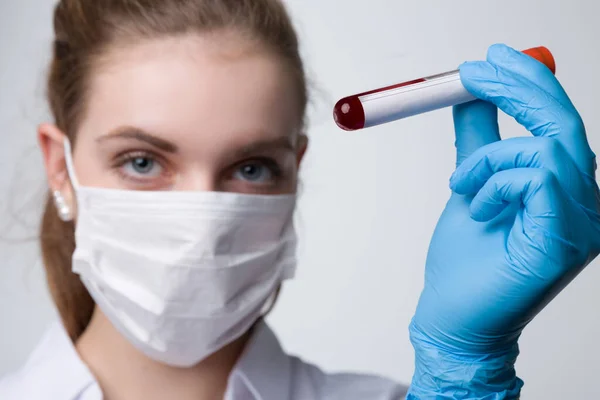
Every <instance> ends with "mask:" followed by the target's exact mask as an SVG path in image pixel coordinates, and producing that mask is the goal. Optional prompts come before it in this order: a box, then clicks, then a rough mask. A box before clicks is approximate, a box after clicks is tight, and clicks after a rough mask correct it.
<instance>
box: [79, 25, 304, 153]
mask: <svg viewBox="0 0 600 400" xmlns="http://www.w3.org/2000/svg"><path fill="white" fill-rule="evenodd" d="M88 89H89V91H88V101H87V104H86V114H85V117H84V119H83V121H82V126H81V129H80V133H79V134H80V135H82V134H84V135H87V136H91V137H94V136H95V137H97V136H101V135H104V134H106V133H107V132H109V131H111V130H113V129H115V128H118V127H119V126H123V125H127V126H135V127H138V128H140V129H147V130H149V131H151V132H160V133H161V134H162V136H165V137H166V139H168V140H171V141H173V142H175V143H177V142H184V144H185V145H186V146H194V144H195V145H197V146H200V147H205V146H206V145H207V140H211V141H213V142H214V141H221V142H223V141H225V142H226V141H234V142H235V141H245V142H247V141H248V140H252V139H253V136H257V137H256V139H257V140H262V139H265V136H281V135H293V134H295V133H296V131H297V130H298V128H299V127H300V123H301V120H302V116H301V115H299V110H300V108H301V107H300V104H298V101H297V98H298V96H297V93H296V91H297V88H295V87H294V79H293V77H292V76H291V75H290V71H288V68H287V67H286V65H285V63H283V62H281V60H279V59H278V58H277V57H276V56H274V55H271V54H270V53H268V52H266V51H264V50H262V49H261V48H260V47H259V46H257V45H255V44H252V43H250V42H248V41H245V42H244V41H243V40H240V39H239V38H235V37H232V36H229V37H228V36H225V35H222V36H218V35H216V34H213V35H206V36H201V35H200V36H199V35H188V36H183V37H174V38H166V39H159V40H148V41H144V42H141V43H137V44H130V45H127V46H122V47H115V48H113V49H111V50H110V51H109V52H108V53H107V54H105V55H104V56H103V57H102V58H101V59H100V60H99V62H98V63H96V65H95V68H94V70H93V71H92V74H91V77H90V81H89V88H88Z"/></svg>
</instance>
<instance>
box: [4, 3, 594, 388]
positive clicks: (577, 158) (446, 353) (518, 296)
mask: <svg viewBox="0 0 600 400" xmlns="http://www.w3.org/2000/svg"><path fill="white" fill-rule="evenodd" d="M54 25H55V34H56V38H55V42H54V58H53V61H52V66H51V73H50V77H49V83H48V88H49V100H50V105H51V108H52V111H53V114H54V117H55V123H54V124H44V125H41V126H40V128H39V134H38V136H39V142H40V147H41V149H42V152H43V155H44V160H45V166H46V172H47V176H48V182H49V186H50V191H51V196H50V197H49V199H50V200H49V201H48V203H47V205H46V210H45V214H44V217H43V221H42V232H41V244H42V249H43V255H44V264H45V268H46V272H47V277H48V283H49V286H50V290H51V293H52V296H53V298H54V301H55V303H56V305H57V308H58V310H59V312H60V316H61V319H62V324H59V325H57V326H56V327H54V328H53V329H52V330H51V331H49V332H48V334H47V335H46V336H45V337H44V339H43V340H42V342H41V343H40V345H39V347H38V348H37V349H36V350H35V352H34V353H33V354H32V356H31V358H30V360H29V361H28V363H27V364H26V366H25V367H24V368H23V369H22V370H21V371H20V372H18V373H16V374H14V375H12V376H9V377H7V378H5V379H4V380H3V381H2V382H0V398H2V399H29V400H34V399H57V400H75V399H86V400H87V399H100V398H104V399H110V400H120V399H128V400H130V399H144V400H152V399H184V400H185V399H195V400H197V399H222V398H225V399H236V400H238V399H252V400H257V399H276V400H279V399H400V398H404V397H405V396H407V398H411V399H416V398H419V399H422V398H431V399H433V398H436V399H437V398H448V399H463V398H465V399H466V398H469V399H491V398H494V399H505V398H506V399H514V398H518V396H519V392H520V389H521V386H522V382H521V381H520V380H519V379H518V378H517V377H516V374H515V371H514V362H515V360H516V356H517V353H518V348H517V340H518V337H519V334H520V332H521V331H522V329H523V328H524V327H525V325H526V324H527V323H528V322H529V321H530V320H531V319H532V318H533V317H534V316H535V315H536V313H537V312H539V310H540V309H541V308H543V306H544V305H545V304H547V303H548V302H549V301H550V300H551V299H552V298H553V297H554V296H555V295H556V294H557V293H558V292H559V291H560V290H561V289H562V288H564V287H565V286H566V285H567V284H568V283H569V282H570V281H571V280H572V279H573V278H574V277H575V276H576V275H577V273H578V272H580V271H581V270H582V269H583V268H584V267H585V266H586V265H587V264H588V263H589V262H590V261H591V260H592V259H593V258H594V257H595V256H596V255H597V253H598V249H599V248H600V240H599V234H598V232H599V231H598V227H599V225H600V224H599V218H598V214H597V212H598V209H599V201H598V196H597V195H598V189H597V186H596V184H595V181H594V172H595V164H594V155H593V153H592V152H591V150H590V149H589V146H588V145H587V141H586V138H585V130H584V129H583V124H582V123H581V119H580V118H579V115H578V114H577V112H576V110H575V109H574V107H573V106H572V104H571V102H570V101H569V100H568V98H567V96H566V94H565V93H564V91H563V90H562V88H561V87H560V85H559V84H558V83H557V82H556V80H555V79H554V78H553V76H552V75H551V73H549V71H547V70H546V69H545V67H543V66H542V65H541V64H539V63H537V62H536V61H534V60H533V59H530V58H528V57H527V56H524V55H521V54H519V53H517V52H515V51H513V50H512V49H509V48H507V47H506V46H494V47H492V48H491V49H490V52H489V57H488V61H486V62H478V63H467V64H464V65H463V66H461V77H462V79H463V82H464V83H465V86H466V87H467V88H468V89H469V90H470V91H471V92H472V93H473V94H474V95H476V96H477V97H479V98H481V99H483V100H486V101H487V102H481V101H478V102H473V103H471V104H467V105H464V106H461V107H457V108H456V109H455V129H456V135H457V149H458V164H459V167H458V169H457V171H456V173H455V175H454V176H453V179H452V180H451V187H452V189H453V192H454V193H453V195H452V198H451V200H450V202H449V203H448V206H447V209H446V211H445V212H444V214H443V215H442V217H441V220H440V223H439V225H438V228H437V230H436V233H435V235H434V238H433V240H432V245H431V249H430V254H429V258H428V261H427V266H426V284H425V289H424V291H423V294H422V297H421V299H420V302H419V307H418V309H417V311H416V314H415V317H414V319H413V321H412V323H411V340H412V343H413V346H414V347H415V352H416V364H415V375H414V378H413V381H412V384H411V386H410V388H409V389H408V394H407V388H405V387H403V386H402V385H399V384H396V383H394V382H391V381H389V380H387V379H384V378H378V377H368V376H356V375H326V374H324V373H323V372H321V371H320V370H319V369H318V368H316V367H314V366H311V365H308V364H306V363H304V362H302V361H301V360H299V359H297V358H294V357H290V356H288V355H286V354H284V353H283V351H282V349H281V348H280V347H279V345H278V343H277V340H276V338H275V337H274V335H273V333H272V332H271V331H270V330H269V328H268V327H267V326H266V324H265V323H264V322H263V321H262V316H264V315H265V313H266V312H268V309H269V307H270V306H271V305H272V304H273V302H274V301H275V298H276V294H277V293H278V290H279V288H280V285H281V282H282V281H284V280H285V279H288V278H291V277H292V276H293V273H294V269H295V262H294V250H295V233H294V228H293V225H292V215H293V211H294V207H295V193H296V187H297V176H298V169H299V166H300V164H301V161H302V157H303V155H304V152H305V151H306V148H307V143H308V140H307V137H306V136H305V135H304V130H303V128H304V127H303V119H304V113H305V107H306V101H307V89H306V82H305V76H304V70H303V65H302V61H301V59H300V56H299V53H298V43H297V38H296V34H295V32H294V30H293V28H292V25H291V23H290V20H289V17H288V15H287V14H286V12H285V9H284V8H283V6H282V5H281V4H280V3H279V1H278V0H113V1H94V2H92V1H84V0H62V1H60V3H59V4H58V6H57V8H56V11H55V20H54ZM496 107H498V108H500V109H502V110H504V111H506V112H507V113H509V114H511V115H513V116H515V117H516V118H517V120H518V121H519V122H520V123H522V124H523V125H525V126H526V127H527V128H528V129H529V130H530V131H531V132H532V133H533V134H534V135H535V136H536V137H535V138H521V139H513V140H505V141H500V140H499V133H498V126H497V122H496V117H497V108H496ZM509 205H510V206H509ZM75 244H76V245H75Z"/></svg>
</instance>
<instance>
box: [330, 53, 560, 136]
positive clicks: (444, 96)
mask: <svg viewBox="0 0 600 400" xmlns="http://www.w3.org/2000/svg"><path fill="white" fill-rule="evenodd" d="M523 53H525V54H527V55H529V56H531V57H533V58H535V59H536V60H538V61H540V62H542V63H543V64H544V65H546V66H547V67H548V68H549V69H550V70H551V71H552V73H555V72H556V64H555V62H554V57H553V56H552V53H551V52H550V51H549V50H548V49H547V48H545V47H535V48H532V49H528V50H525V51H523ZM472 100H475V97H473V95H471V94H470V93H469V92H468V91H467V89H465V87H464V86H463V84H462V82H461V80H460V73H459V71H458V70H456V71H450V72H445V73H443V74H438V75H433V76H428V77H425V78H420V79H415V80H412V81H408V82H403V83H399V84H396V85H392V86H387V87H383V88H380V89H375V90H371V91H368V92H364V93H360V94H356V95H353V96H348V97H345V98H343V99H341V100H340V101H338V102H337V104H336V105H335V108H334V110H333V117H334V119H335V122H336V123H337V125H338V126H339V127H340V128H342V129H344V130H347V131H354V130H358V129H363V128H369V127H372V126H376V125H381V124H385V123H387V122H392V121H396V120H399V119H402V118H407V117H411V116H413V115H418V114H422V113H426V112H429V111H434V110H438V109H440V108H444V107H450V106H454V105H457V104H462V103H467V102H469V101H472Z"/></svg>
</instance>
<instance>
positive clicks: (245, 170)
mask: <svg viewBox="0 0 600 400" xmlns="http://www.w3.org/2000/svg"><path fill="white" fill-rule="evenodd" d="M275 175H276V173H275V172H274V171H273V170H272V169H270V168H269V167H268V166H266V165H265V164H264V163H261V162H249V163H246V164H243V165H241V166H240V167H239V168H238V169H237V170H236V171H235V173H234V174H233V178H234V179H239V180H243V181H247V182H251V183H267V182H269V181H272V180H273V179H274V178H275Z"/></svg>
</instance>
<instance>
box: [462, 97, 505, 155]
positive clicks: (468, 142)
mask: <svg viewBox="0 0 600 400" xmlns="http://www.w3.org/2000/svg"><path fill="white" fill-rule="evenodd" d="M453 115H454V131H455V134H456V143H455V145H456V166H457V167H458V166H459V165H460V164H461V163H462V162H463V161H464V160H465V159H466V158H467V157H469V156H470V155H471V154H473V152H475V150H477V149H479V148H480V147H482V146H485V145H487V144H490V143H493V142H496V141H498V140H500V130H499V129H498V108H497V107H496V106H495V105H493V104H491V103H486V102H484V101H481V100H476V101H472V102H470V103H466V104H460V105H458V106H454V109H453Z"/></svg>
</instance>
